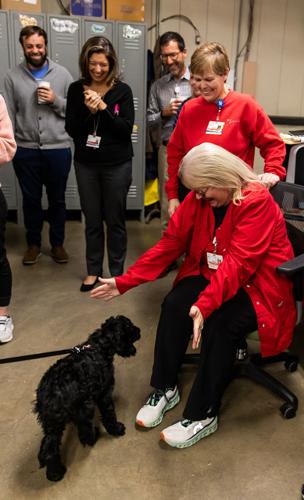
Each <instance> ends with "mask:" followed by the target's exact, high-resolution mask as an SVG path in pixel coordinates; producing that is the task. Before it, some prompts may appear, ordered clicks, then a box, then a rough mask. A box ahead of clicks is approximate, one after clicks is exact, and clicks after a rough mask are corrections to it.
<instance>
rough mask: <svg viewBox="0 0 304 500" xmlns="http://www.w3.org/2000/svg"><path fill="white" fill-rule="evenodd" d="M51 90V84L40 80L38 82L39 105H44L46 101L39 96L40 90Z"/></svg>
mask: <svg viewBox="0 0 304 500" xmlns="http://www.w3.org/2000/svg"><path fill="white" fill-rule="evenodd" d="M49 88H51V84H50V82H45V81H44V80H40V81H39V82H38V104H44V103H45V101H44V99H42V98H41V97H40V96H39V89H49Z"/></svg>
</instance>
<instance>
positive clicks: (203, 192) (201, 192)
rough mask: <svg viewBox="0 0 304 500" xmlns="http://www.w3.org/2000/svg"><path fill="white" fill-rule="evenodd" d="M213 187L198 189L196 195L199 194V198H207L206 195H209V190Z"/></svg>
mask: <svg viewBox="0 0 304 500" xmlns="http://www.w3.org/2000/svg"><path fill="white" fill-rule="evenodd" d="M210 188H211V186H208V187H205V188H202V189H197V190H195V193H196V194H198V195H199V196H203V197H204V196H205V194H206V193H207V191H208V189H210Z"/></svg>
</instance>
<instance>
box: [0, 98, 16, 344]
mask: <svg viewBox="0 0 304 500" xmlns="http://www.w3.org/2000/svg"><path fill="white" fill-rule="evenodd" d="M16 148H17V146H16V142H15V139H14V133H13V127H12V123H11V120H10V118H9V116H8V112H7V108H6V104H5V101H4V99H3V97H2V96H1V95H0V165H2V164H5V163H7V162H8V161H10V160H11V159H12V158H13V156H14V154H15V151H16ZM6 216H7V203H6V199H5V197H4V194H3V192H2V189H1V184H0V343H5V342H9V341H10V340H12V338H13V329H14V325H13V322H12V318H11V317H10V315H9V310H8V306H9V303H10V299H11V294H12V271H11V268H10V265H9V261H8V259H7V256H6V250H5V240H4V233H5V224H6Z"/></svg>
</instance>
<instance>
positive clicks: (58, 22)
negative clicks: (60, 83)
mask: <svg viewBox="0 0 304 500" xmlns="http://www.w3.org/2000/svg"><path fill="white" fill-rule="evenodd" d="M48 35H49V50H50V57H51V59H52V60H53V61H55V62H56V63H58V64H61V65H62V66H65V67H66V68H67V69H68V70H69V72H70V73H71V75H72V76H73V78H74V79H75V80H78V78H79V68H78V57H79V53H80V48H81V47H80V45H81V40H80V37H81V24H80V19H79V18H78V17H71V16H51V15H49V16H48Z"/></svg>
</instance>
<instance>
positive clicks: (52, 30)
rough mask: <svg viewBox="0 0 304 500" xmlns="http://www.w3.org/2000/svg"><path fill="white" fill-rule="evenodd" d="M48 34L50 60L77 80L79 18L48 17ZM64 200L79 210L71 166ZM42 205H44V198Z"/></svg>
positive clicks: (68, 207)
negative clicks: (65, 69) (62, 67)
mask: <svg viewBox="0 0 304 500" xmlns="http://www.w3.org/2000/svg"><path fill="white" fill-rule="evenodd" d="M48 34H49V38H50V41H49V45H50V57H51V59H52V60H53V61H55V62H56V63H58V64H60V65H61V66H64V67H65V68H67V70H68V71H69V72H70V73H71V75H72V77H73V78H74V80H78V78H79V66H78V58H79V54H80V50H81V21H80V18H78V17H73V16H52V15H49V16H48ZM65 198H66V207H67V209H68V210H79V209H80V203H79V197H78V189H77V183H76V177H75V171H74V166H73V164H72V168H71V171H70V175H69V178H68V182H67V187H66V194H65ZM44 205H46V200H45V198H44Z"/></svg>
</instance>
